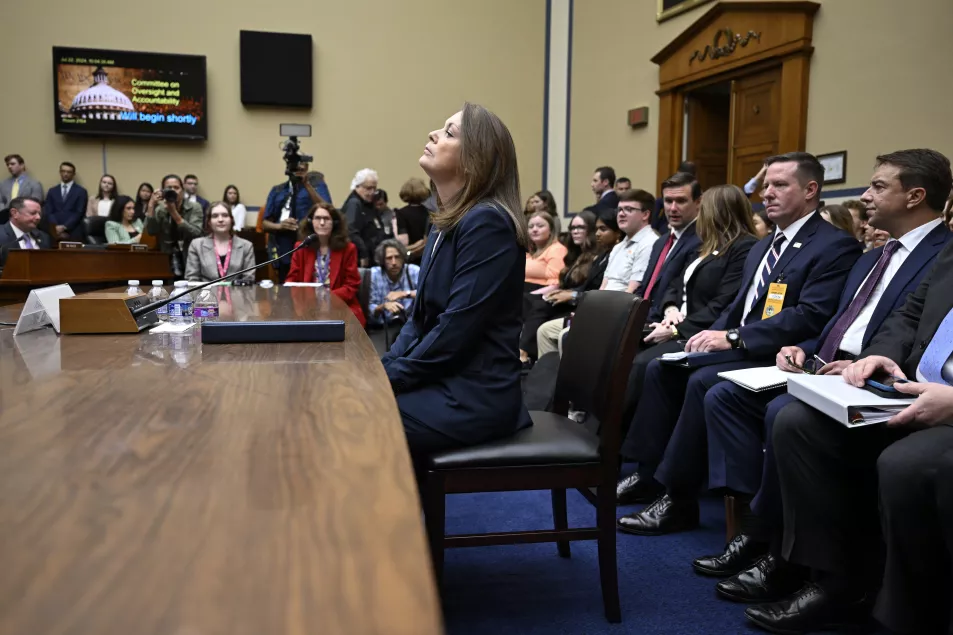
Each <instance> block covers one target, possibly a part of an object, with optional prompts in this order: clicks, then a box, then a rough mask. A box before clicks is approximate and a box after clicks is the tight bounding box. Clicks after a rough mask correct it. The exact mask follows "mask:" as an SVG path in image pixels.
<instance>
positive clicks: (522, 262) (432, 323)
mask: <svg viewBox="0 0 953 635" xmlns="http://www.w3.org/2000/svg"><path fill="white" fill-rule="evenodd" d="M420 166H421V167H422V168H423V170H424V172H426V173H427V174H428V176H429V177H430V179H431V181H432V183H433V187H434V189H435V190H436V193H437V203H438V210H437V212H436V213H435V214H434V216H433V229H432V231H431V233H430V236H429V238H428V240H427V244H426V245H425V247H424V256H423V263H422V264H421V271H420V285H419V287H418V288H417V299H416V301H415V302H414V306H413V310H412V312H411V315H410V319H409V320H408V321H407V323H406V324H404V327H403V329H401V332H400V335H399V336H398V337H397V340H396V341H395V342H394V344H393V345H392V346H391V349H390V351H389V352H388V353H387V354H386V355H384V357H383V360H382V361H383V363H384V369H385V370H386V371H387V376H388V378H389V379H390V382H391V386H392V387H393V389H394V394H395V395H396V396H397V406H398V407H399V408H400V413H401V417H402V419H403V422H404V432H405V433H406V435H407V442H408V445H409V446H410V450H411V454H412V456H413V458H414V459H415V462H417V464H418V465H419V464H420V463H419V461H420V460H421V459H422V457H424V456H426V455H428V454H430V453H433V452H436V451H439V450H441V449H449V448H455V447H465V446H469V445H475V444H478V443H482V442H484V441H488V440H491V439H495V438H500V437H505V436H508V435H511V434H514V433H515V432H516V431H517V430H519V429H520V428H521V427H524V426H528V425H531V420H530V418H529V413H528V412H527V411H526V408H525V407H524V406H523V396H522V391H521V390H520V381H519V378H520V364H519V358H518V357H517V356H516V355H515V354H514V353H515V352H516V350H517V348H518V346H519V336H520V329H521V327H522V319H521V315H522V303H523V278H524V270H525V266H526V257H525V253H526V247H527V244H528V238H527V232H526V224H525V223H526V221H525V217H524V215H523V210H522V206H521V202H520V201H521V199H520V191H519V170H518V168H517V162H516V147H515V145H514V144H513V138H512V136H510V132H509V130H508V129H507V128H506V126H505V125H504V124H503V122H502V121H500V119H499V118H498V117H497V116H496V115H494V114H493V113H491V112H490V111H488V110H486V109H485V108H483V107H482V106H477V105H474V104H466V105H464V107H463V110H462V111H460V112H458V113H456V114H455V115H453V116H452V117H450V118H449V119H448V120H447V121H446V123H444V125H443V126H442V127H441V128H440V129H438V130H434V131H433V132H431V133H430V135H429V140H428V142H427V144H426V146H425V147H424V153H423V156H421V157H420Z"/></svg>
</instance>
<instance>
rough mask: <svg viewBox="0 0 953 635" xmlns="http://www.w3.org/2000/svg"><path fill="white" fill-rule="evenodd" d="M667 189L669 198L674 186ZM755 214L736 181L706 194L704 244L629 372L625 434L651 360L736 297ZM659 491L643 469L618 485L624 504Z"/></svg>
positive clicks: (700, 231) (698, 228) (700, 218)
mask: <svg viewBox="0 0 953 635" xmlns="http://www.w3.org/2000/svg"><path fill="white" fill-rule="evenodd" d="M666 192H667V193H666V197H668V193H669V192H670V190H666ZM667 200H668V199H667ZM751 218H752V215H751V204H750V203H749V202H748V198H747V197H746V196H745V195H744V192H743V191H741V189H740V188H738V187H735V186H734V185H719V186H716V187H714V188H712V189H710V190H708V191H706V192H705V193H704V194H703V195H702V197H701V201H700V203H699V205H698V211H697V220H695V221H694V225H693V231H694V232H696V234H697V239H698V240H699V241H700V245H699V247H698V248H697V249H696V248H694V247H693V248H691V249H690V251H689V253H688V258H686V259H684V260H683V261H682V262H683V265H682V270H681V271H679V272H678V275H676V276H674V278H673V279H672V281H671V282H670V283H669V284H668V288H667V289H666V290H665V294H664V295H661V294H660V295H661V297H660V298H658V299H657V300H656V302H657V303H658V307H659V309H660V310H659V311H658V315H659V316H660V318H659V319H658V320H657V321H652V322H650V323H649V328H650V329H651V330H650V331H649V333H648V334H647V335H646V336H645V338H644V341H643V344H644V347H643V349H642V350H641V352H639V354H638V355H636V358H635V361H634V363H633V365H632V371H631V372H630V373H629V384H628V388H627V389H626V401H625V406H624V408H623V424H624V425H623V432H625V431H626V430H628V428H629V422H630V421H631V420H632V418H633V416H634V415H635V410H636V407H637V406H638V403H639V400H640V397H641V393H642V384H643V381H644V379H645V373H646V369H647V368H648V365H649V364H650V363H651V362H652V360H654V359H656V358H658V357H659V356H661V355H663V354H665V353H675V352H680V351H682V350H684V344H685V340H687V339H688V338H690V337H693V336H694V335H695V334H697V333H699V332H701V331H703V330H705V329H707V328H709V327H710V326H711V325H712V323H714V322H715V320H716V319H717V318H718V316H719V315H721V313H722V311H724V309H725V308H726V307H727V306H728V305H729V304H731V302H732V300H734V299H735V297H736V296H737V294H738V290H739V289H740V288H741V282H742V273H743V270H744V265H745V261H746V258H747V257H748V253H749V252H750V251H751V248H752V247H753V246H754V244H755V243H756V242H757V238H755V236H754V223H753V222H752V220H751ZM660 240H661V239H660ZM683 240H685V239H684V238H683ZM623 436H624V435H623ZM658 493H659V487H658V485H657V484H656V483H654V482H653V481H652V480H651V479H649V480H646V479H644V478H642V475H640V474H639V473H638V472H636V473H635V474H633V475H632V476H629V477H627V478H624V479H622V480H621V481H620V482H619V484H618V486H617V487H616V497H617V499H618V500H619V503H620V504H624V505H625V504H629V503H633V502H647V501H651V500H652V499H653V498H654V496H655V495H657V494H658Z"/></svg>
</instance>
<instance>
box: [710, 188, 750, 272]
mask: <svg viewBox="0 0 953 635" xmlns="http://www.w3.org/2000/svg"><path fill="white" fill-rule="evenodd" d="M695 231H696V233H697V234H698V238H699V239H701V242H702V244H701V247H700V249H699V252H698V255H699V257H701V258H705V257H707V256H710V255H712V254H713V253H715V252H716V251H719V252H724V250H726V249H728V247H730V246H731V245H732V243H734V242H735V241H736V240H738V239H739V238H742V237H744V236H754V235H755V227H754V219H753V218H752V214H751V203H749V202H748V197H747V196H745V193H744V191H743V190H742V189H741V188H740V187H738V186H737V185H716V186H714V187H712V188H709V189H707V190H705V193H704V194H702V198H701V204H700V205H699V210H698V220H696V221H695Z"/></svg>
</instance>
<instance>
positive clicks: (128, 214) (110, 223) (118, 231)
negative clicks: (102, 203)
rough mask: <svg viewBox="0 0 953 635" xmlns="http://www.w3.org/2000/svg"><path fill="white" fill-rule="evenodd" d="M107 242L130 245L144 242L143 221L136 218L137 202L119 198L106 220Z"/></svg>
mask: <svg viewBox="0 0 953 635" xmlns="http://www.w3.org/2000/svg"><path fill="white" fill-rule="evenodd" d="M105 232H106V242H107V243H109V244H111V245H112V244H119V245H128V244H131V243H137V242H139V241H140V240H142V221H141V220H139V219H138V218H136V202H135V201H133V200H132V199H131V198H129V197H128V196H117V197H116V200H114V201H113V202H112V207H111V208H110V210H109V218H108V220H106V227H105Z"/></svg>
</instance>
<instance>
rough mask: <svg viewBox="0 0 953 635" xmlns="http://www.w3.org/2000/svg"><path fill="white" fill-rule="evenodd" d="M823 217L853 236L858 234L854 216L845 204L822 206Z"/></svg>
mask: <svg viewBox="0 0 953 635" xmlns="http://www.w3.org/2000/svg"><path fill="white" fill-rule="evenodd" d="M821 218H823V219H824V220H826V221H827V222H828V223H830V224H831V225H833V226H834V227H836V228H838V229H843V230H844V231H845V232H847V233H848V234H850V235H851V236H856V234H855V233H854V217H853V216H851V213H850V211H849V210H848V209H847V208H846V207H844V206H843V205H836V204H833V205H824V206H823V207H821Z"/></svg>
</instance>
